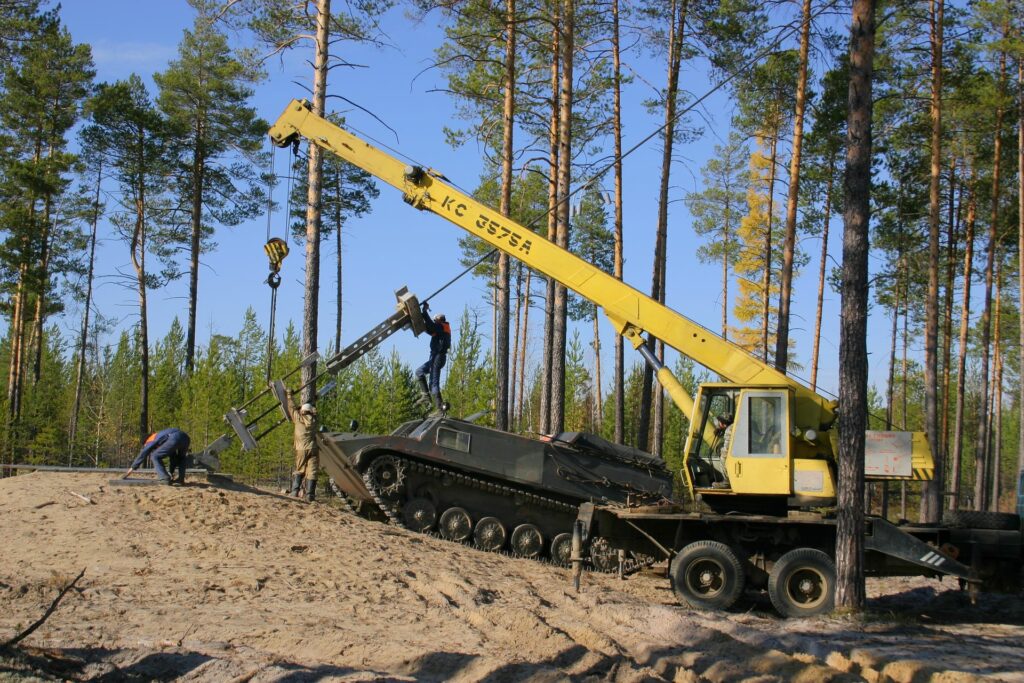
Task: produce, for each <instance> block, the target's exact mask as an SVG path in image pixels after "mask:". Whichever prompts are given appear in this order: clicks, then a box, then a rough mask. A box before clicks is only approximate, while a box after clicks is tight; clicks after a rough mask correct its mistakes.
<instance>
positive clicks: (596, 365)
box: [593, 305, 601, 434]
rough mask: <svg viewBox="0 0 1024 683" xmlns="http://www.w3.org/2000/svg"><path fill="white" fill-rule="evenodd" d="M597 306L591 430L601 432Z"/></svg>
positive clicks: (599, 335) (596, 312) (595, 314)
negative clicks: (592, 426)
mask: <svg viewBox="0 0 1024 683" xmlns="http://www.w3.org/2000/svg"><path fill="white" fill-rule="evenodd" d="M597 314H598V309H597V306H596V305H595V306H594V402H595V403H594V417H593V425H594V428H593V431H594V432H595V433H597V434H600V433H601V332H600V329H599V328H598V325H597Z"/></svg>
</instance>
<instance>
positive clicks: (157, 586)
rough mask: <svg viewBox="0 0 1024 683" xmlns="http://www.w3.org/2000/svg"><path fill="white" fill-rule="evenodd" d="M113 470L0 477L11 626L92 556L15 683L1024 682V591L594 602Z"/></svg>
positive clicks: (343, 517) (606, 586) (3, 614)
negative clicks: (826, 602)
mask: <svg viewBox="0 0 1024 683" xmlns="http://www.w3.org/2000/svg"><path fill="white" fill-rule="evenodd" d="M108 479H109V477H107V476H104V475H84V474H56V473H37V474H31V475H27V476H20V477H16V478H8V479H3V480H0V520H2V524H3V539H4V540H3V546H2V547H3V551H2V561H0V640H3V639H6V638H8V637H10V636H11V635H13V634H14V633H16V632H17V631H19V630H20V629H21V628H23V627H24V626H25V625H27V624H28V623H31V622H32V621H33V620H34V619H35V618H37V617H38V616H39V615H40V614H41V613H42V611H43V610H45V608H46V607H47V606H48V605H49V603H50V601H51V600H52V598H53V595H54V594H55V592H56V589H57V588H58V587H59V586H60V585H62V584H63V583H64V582H65V581H66V580H67V579H68V578H69V577H72V576H74V575H75V574H77V573H78V572H79V571H80V570H81V569H83V568H85V569H86V574H85V577H84V579H83V580H82V581H81V582H80V584H79V585H80V590H79V591H77V592H75V593H73V594H69V595H68V597H67V598H66V599H65V602H64V603H63V604H62V605H61V606H60V608H59V610H58V611H57V612H56V613H55V614H54V615H53V616H52V617H51V618H50V619H49V621H47V623H46V624H44V625H43V627H42V628H40V629H39V630H38V631H37V632H36V633H34V634H33V635H32V636H31V637H30V638H29V639H28V640H26V641H25V645H26V646H29V647H27V648H24V649H23V651H22V652H21V653H18V654H12V655H10V656H7V657H5V658H0V678H2V677H3V672H5V671H7V672H18V671H26V670H31V671H35V672H36V673H37V674H39V675H42V676H45V675H46V674H47V673H49V674H50V675H52V676H54V677H57V678H80V679H89V678H101V677H108V678H118V679H121V678H135V679H139V680H153V679H164V680H167V679H170V678H174V677H176V676H180V677H185V678H188V679H189V680H203V681H207V680H208V681H221V680H231V679H236V680H252V681H273V680H289V681H291V680H313V679H318V680H321V679H330V680H381V679H384V680H437V681H441V680H485V679H486V680H522V679H530V680H614V681H648V680H651V681H660V680H679V681H697V680H707V681H737V680H751V681H826V680H832V681H845V680H897V681H927V680H934V681H963V680H974V679H975V678H976V677H977V676H987V677H988V676H994V677H997V678H999V679H1001V680H1022V681H1024V627H1022V626H1021V624H1022V623H1024V619H1022V618H1021V615H1024V608H1022V607H1021V600H1020V599H1019V598H1014V599H1007V598H1005V597H1000V598H995V597H991V598H990V597H989V596H984V597H985V598H986V600H988V601H989V602H988V603H983V605H982V608H981V610H980V611H979V610H973V611H972V609H971V608H969V607H966V606H964V605H963V604H962V597H961V596H960V594H958V593H956V592H954V591H951V590H945V589H944V588H943V585H942V584H936V583H935V582H929V583H924V582H922V581H921V580H915V581H916V582H912V581H902V582H900V581H896V582H891V585H888V586H883V585H882V584H877V583H873V584H872V589H873V590H874V591H875V592H876V593H886V595H885V596H883V597H879V598H878V599H876V600H875V601H874V602H873V605H876V606H877V607H876V609H877V610H878V611H881V612H882V613H883V615H884V614H885V613H892V614H894V615H895V616H894V617H883V618H874V619H871V620H864V619H860V620H857V621H853V620H850V619H839V618H825V619H816V620H814V621H782V620H780V619H778V618H776V617H774V616H772V614H771V612H770V609H769V608H767V607H766V606H765V605H763V604H760V603H758V604H749V603H748V604H747V608H748V609H749V611H747V612H734V613H730V614H727V615H722V614H706V613H701V612H695V611H691V610H687V609H683V608H680V607H678V606H675V603H674V600H673V598H672V595H671V593H670V592H669V591H668V589H667V583H666V582H665V581H664V579H661V578H659V577H655V576H639V577H633V578H631V579H630V580H628V581H625V582H621V581H618V580H617V579H615V578H614V577H610V576H594V575H589V576H587V577H585V580H584V584H585V586H584V592H583V593H581V594H578V595H577V594H576V593H574V592H573V590H572V587H571V584H570V580H569V574H568V572H567V571H565V570H562V569H558V568H555V567H552V566H547V565H542V564H538V563H535V562H531V561H527V560H519V559H514V558H509V557H504V556H499V555H494V554H487V553H482V552H479V551H477V550H474V549H472V548H469V547H464V546H458V545H454V544H451V543H447V542H445V541H441V540H438V539H434V538H430V537H427V536H422V535H417V534H413V533H409V532H406V531H405V530H402V529H397V528H394V527H390V526H385V525H382V524H379V523H374V522H368V521H365V520H362V519H359V518H356V517H354V516H352V515H350V514H347V513H345V512H343V511H341V510H340V509H336V508H334V507H332V506H330V505H322V504H318V505H313V506H309V505H305V504H303V503H299V502H296V501H292V500H288V499H286V498H283V497H281V496H277V495H274V494H271V493H267V492H264V491H259V490H255V489H250V488H245V487H241V486H238V487H232V488H231V489H225V488H218V487H215V486H211V485H205V484H197V485H190V486H188V487H185V488H165V487H117V486H111V485H110V484H109V483H108ZM72 492H74V493H77V494H80V495H82V496H85V497H86V498H88V499H89V500H90V501H91V503H90V502H87V501H85V500H83V499H82V498H79V497H77V496H75V495H73V493H72ZM927 586H930V588H929V587H927ZM945 588H947V589H948V588H951V587H950V586H949V584H948V582H947V584H946V586H945ZM986 604H987V605H988V607H987V608H986ZM919 610H925V611H927V613H928V616H927V617H923V616H919V615H917V612H918V611H919ZM972 615H973V617H972ZM1007 615H1009V616H1007ZM979 617H980V619H981V620H979ZM982 620H991V621H993V622H995V621H1003V622H1006V621H1010V622H1011V625H1006V624H1005V623H1004V624H1001V625H996V624H994V623H983V621H982ZM11 675H15V676H18V675H21V674H17V673H11Z"/></svg>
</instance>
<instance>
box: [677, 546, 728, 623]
mask: <svg viewBox="0 0 1024 683" xmlns="http://www.w3.org/2000/svg"><path fill="white" fill-rule="evenodd" d="M669 578H670V579H671V583H672V590H673V591H675V594H676V596H678V597H679V598H680V599H681V600H683V601H684V602H685V603H686V604H688V605H690V606H691V607H695V608H697V609H703V610H724V609H729V608H730V607H732V606H733V605H734V604H735V603H736V601H737V600H739V598H740V595H742V594H743V585H744V583H746V574H744V572H743V565H742V564H741V563H740V560H739V558H738V557H736V553H734V552H733V551H732V549H731V548H730V547H729V546H727V545H725V544H724V543H719V542H718V541H696V542H694V543H691V544H690V545H688V546H686V547H685V548H683V549H682V550H681V551H680V552H679V554H678V555H676V556H675V557H674V558H672V564H671V565H670V566H669Z"/></svg>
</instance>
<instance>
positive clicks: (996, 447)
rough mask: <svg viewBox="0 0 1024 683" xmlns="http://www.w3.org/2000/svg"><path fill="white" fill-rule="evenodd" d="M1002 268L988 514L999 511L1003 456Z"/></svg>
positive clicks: (995, 327) (995, 343) (998, 279)
mask: <svg viewBox="0 0 1024 683" xmlns="http://www.w3.org/2000/svg"><path fill="white" fill-rule="evenodd" d="M1002 271H1003V269H1002V267H1001V266H1000V267H999V268H997V269H996V314H995V320H994V321H993V325H992V327H993V330H994V332H993V334H992V354H993V359H992V367H993V374H992V404H993V406H992V420H991V424H992V429H991V433H992V458H991V461H992V494H991V496H990V497H989V505H988V509H989V511H990V512H998V511H999V489H1000V486H1001V485H1002V482H1001V481H1000V476H999V474H1000V469H1001V461H1002V455H1003V449H1002V444H1003V354H1002V349H1001V340H1000V324H999V323H1000V319H1001V318H1002V308H1003V306H1002V303H1003V292H1002V279H1003V278H1002Z"/></svg>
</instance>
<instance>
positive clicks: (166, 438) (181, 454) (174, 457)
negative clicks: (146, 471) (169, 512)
mask: <svg viewBox="0 0 1024 683" xmlns="http://www.w3.org/2000/svg"><path fill="white" fill-rule="evenodd" d="M191 443H192V439H190V438H189V435H188V434H186V433H185V432H183V431H181V430H180V429H178V428H177V427H169V428H167V429H163V430H161V431H159V432H154V433H152V434H150V435H149V437H148V438H147V439H146V442H145V443H144V444H143V445H142V450H141V451H139V454H138V455H137V456H135V460H133V461H132V464H131V466H130V467H129V468H128V471H127V472H125V475H124V479H127V478H128V477H129V476H131V473H132V472H134V471H135V470H136V469H138V468H139V467H142V465H143V463H145V462H146V458H149V459H150V460H151V461H152V463H153V469H154V470H156V476H157V478H158V479H159V480H160V481H161V482H162V483H164V484H172V483H174V484H184V483H185V465H186V463H187V462H188V447H189V445H190V444H191ZM164 458H168V459H169V461H170V462H169V464H170V466H171V474H168V473H167V470H166V469H165V468H164ZM175 471H177V473H178V478H177V479H175V480H172V479H171V475H173V474H174V472H175Z"/></svg>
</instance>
